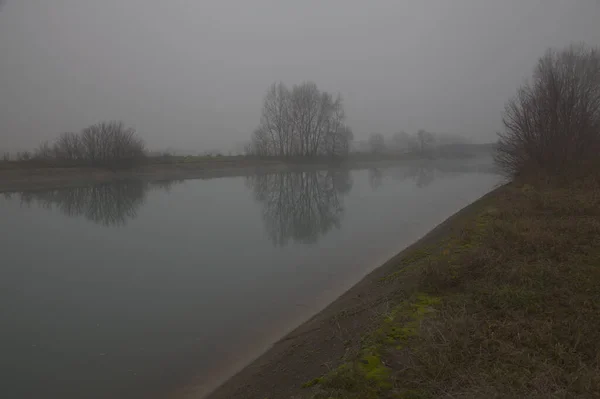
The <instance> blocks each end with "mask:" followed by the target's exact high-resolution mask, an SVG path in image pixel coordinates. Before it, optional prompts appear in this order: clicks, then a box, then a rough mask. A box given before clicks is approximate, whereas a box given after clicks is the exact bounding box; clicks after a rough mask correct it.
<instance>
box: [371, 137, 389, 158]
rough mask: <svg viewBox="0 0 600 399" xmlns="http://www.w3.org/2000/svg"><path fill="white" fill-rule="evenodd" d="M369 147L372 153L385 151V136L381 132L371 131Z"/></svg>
mask: <svg viewBox="0 0 600 399" xmlns="http://www.w3.org/2000/svg"><path fill="white" fill-rule="evenodd" d="M369 148H370V149H371V152H372V153H373V154H382V153H383V152H385V149H386V145H385V137H383V134H381V133H371V135H370V136H369Z"/></svg>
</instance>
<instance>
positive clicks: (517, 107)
mask: <svg viewBox="0 0 600 399" xmlns="http://www.w3.org/2000/svg"><path fill="white" fill-rule="evenodd" d="M503 122H504V131H503V132H501V133H500V134H499V136H500V140H499V142H498V148H497V154H496V162H497V163H498V165H499V166H500V167H501V168H502V169H503V170H504V172H505V173H507V174H509V175H513V176H514V175H518V174H520V173H522V172H526V171H527V170H528V169H531V168H534V169H542V170H545V171H547V172H556V171H558V170H560V169H562V168H564V167H566V166H567V165H568V164H570V163H572V162H574V161H577V160H587V159H594V158H597V157H598V154H600V50H599V49H597V48H589V47H586V46H585V45H572V46H569V47H568V48H566V49H563V50H560V51H557V50H554V49H550V50H548V51H547V52H546V54H545V55H544V56H543V57H542V58H540V60H539V61H538V64H537V66H536V68H535V70H534V73H533V77H532V79H531V81H529V82H527V83H526V84H524V85H523V86H521V87H520V88H519V90H518V92H517V95H516V96H515V97H514V98H513V99H511V100H510V101H509V102H508V103H507V104H506V108H505V111H504V117H503Z"/></svg>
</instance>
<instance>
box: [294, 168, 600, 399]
mask: <svg viewBox="0 0 600 399" xmlns="http://www.w3.org/2000/svg"><path fill="white" fill-rule="evenodd" d="M477 208H478V209H477V210H476V212H474V213H473V214H472V215H470V216H469V217H468V218H467V219H465V221H464V223H461V225H460V226H456V227H457V228H455V229H454V230H453V231H452V232H451V233H450V234H448V235H447V236H446V237H445V238H444V239H442V240H440V241H438V242H436V243H435V245H432V246H429V247H421V248H418V249H415V250H413V251H411V252H409V253H407V254H406V255H405V256H404V258H403V259H402V260H401V261H400V262H399V263H398V264H397V270H396V271H392V272H391V273H389V274H388V275H387V276H385V277H383V278H382V279H381V280H380V284H381V285H382V286H388V288H387V291H389V289H390V288H389V287H390V286H391V287H393V289H392V291H391V292H392V295H391V296H390V297H389V302H388V308H387V310H385V311H383V312H382V314H381V317H380V318H379V320H378V321H377V322H376V323H374V324H373V325H372V326H371V325H363V326H361V328H364V329H365V331H364V333H363V334H361V337H360V340H359V341H358V342H348V343H347V347H348V351H347V353H346V355H345V356H344V358H343V360H342V361H341V364H339V365H338V366H337V367H335V368H333V369H332V370H331V371H330V372H328V373H325V374H324V375H321V376H316V377H315V379H313V380H310V381H307V382H306V383H305V384H304V387H305V390H306V391H310V392H304V393H303V395H302V396H303V397H310V398H315V399H316V398H433V397H448V398H455V397H461V398H465V397H467V398H470V397H472V398H480V397H485V396H489V397H498V396H500V397H540V398H548V397H573V396H578V397H598V395H600V288H599V287H600V178H599V177H598V176H590V177H586V178H582V179H580V180H575V181H571V182H570V183H565V182H563V183H558V182H554V183H551V184H550V183H540V184H536V185H530V184H518V183H514V184H511V185H509V186H506V187H504V188H502V189H501V190H499V191H497V192H496V193H494V195H493V196H491V197H489V198H486V199H485V200H483V201H481V202H480V203H479V204H477Z"/></svg>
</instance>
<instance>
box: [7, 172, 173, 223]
mask: <svg viewBox="0 0 600 399" xmlns="http://www.w3.org/2000/svg"><path fill="white" fill-rule="evenodd" d="M174 183H175V181H159V182H144V181H140V180H122V181H117V182H111V183H106V184H98V185H94V186H88V187H76V188H63V189H56V190H49V191H32V192H21V193H19V194H18V196H19V198H20V200H21V203H22V204H25V205H27V206H31V205H33V204H36V205H39V206H41V207H44V208H47V209H51V208H56V209H59V210H60V211H61V212H62V213H64V214H65V215H67V216H74V217H85V218H86V219H87V220H89V221H92V222H94V223H97V224H100V225H103V226H123V225H125V224H126V223H127V222H128V221H130V220H133V219H135V218H136V216H137V210H138V209H139V207H140V206H142V205H143V204H144V202H145V200H146V194H147V193H148V191H150V190H152V189H163V190H167V191H169V190H170V189H171V187H172V185H173V184H174ZM5 197H6V198H10V197H11V195H5Z"/></svg>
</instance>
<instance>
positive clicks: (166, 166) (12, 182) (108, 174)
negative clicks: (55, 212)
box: [0, 157, 493, 192]
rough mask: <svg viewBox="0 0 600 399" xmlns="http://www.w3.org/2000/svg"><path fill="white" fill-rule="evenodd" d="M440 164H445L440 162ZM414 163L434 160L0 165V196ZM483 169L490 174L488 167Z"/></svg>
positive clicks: (234, 159)
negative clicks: (130, 181)
mask: <svg viewBox="0 0 600 399" xmlns="http://www.w3.org/2000/svg"><path fill="white" fill-rule="evenodd" d="M440 161H448V160H443V159H440ZM453 161H454V162H456V163H457V164H459V165H460V164H462V163H465V161H464V160H462V159H456V160H452V159H450V162H453ZM418 162H436V160H428V159H419V158H415V157H404V158H373V157H354V158H352V159H350V160H346V161H343V162H326V161H325V160H314V161H311V162H307V161H289V160H288V161H284V160H279V159H257V158H248V157H210V158H208V157H197V158H194V157H179V158H177V160H176V161H173V162H153V163H147V164H144V165H140V166H136V167H133V168H130V169H122V170H109V169H106V168H92V167H38V166H36V164H35V163H34V164H29V165H28V166H23V165H21V164H19V163H12V164H6V163H5V164H4V165H2V164H1V163H0V192H11V191H32V190H50V189H56V188H72V187H82V186H87V185H91V184H99V183H108V182H111V181H115V180H123V179H138V180H144V181H168V180H185V179H210V178H218V177H235V176H249V175H254V174H261V173H275V172H285V171H294V170H304V171H305V170H310V169H325V168H331V167H337V168H340V167H342V168H348V169H366V168H384V167H388V166H393V165H398V164H406V163H418ZM25 165H27V164H25ZM450 169H452V167H451V168H450ZM460 169H461V167H458V170H460ZM484 169H486V170H487V169H489V172H493V171H492V170H491V167H485V168H484Z"/></svg>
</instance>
